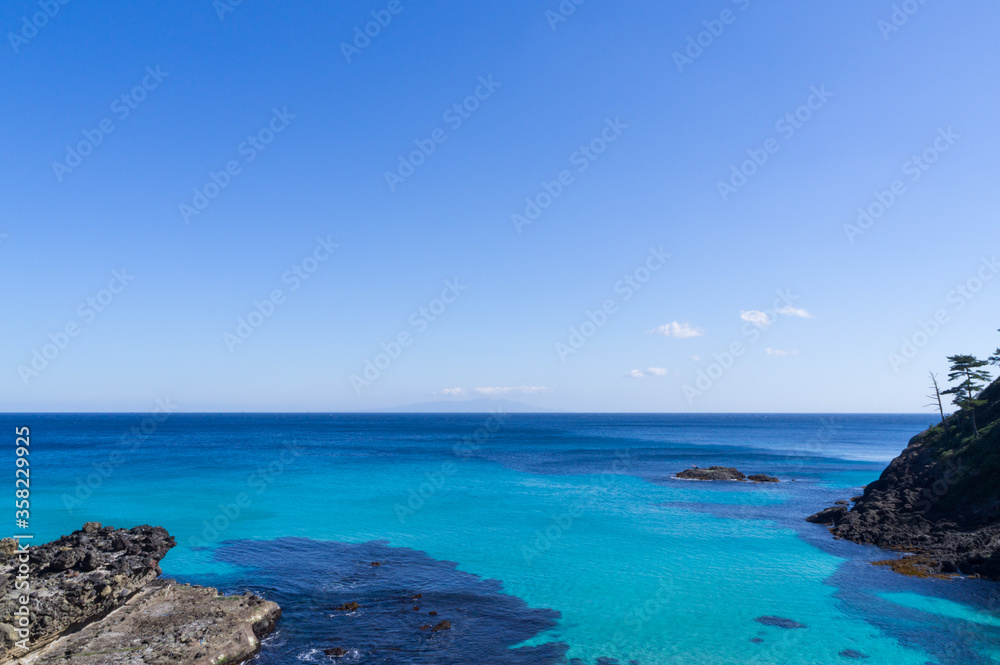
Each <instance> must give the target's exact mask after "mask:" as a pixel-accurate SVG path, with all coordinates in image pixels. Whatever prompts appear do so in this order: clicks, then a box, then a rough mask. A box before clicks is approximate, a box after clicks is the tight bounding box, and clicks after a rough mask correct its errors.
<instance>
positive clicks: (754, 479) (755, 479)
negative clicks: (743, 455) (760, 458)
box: [747, 473, 781, 483]
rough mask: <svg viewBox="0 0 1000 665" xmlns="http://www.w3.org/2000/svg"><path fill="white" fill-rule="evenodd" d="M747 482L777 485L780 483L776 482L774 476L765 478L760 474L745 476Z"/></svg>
mask: <svg viewBox="0 0 1000 665" xmlns="http://www.w3.org/2000/svg"><path fill="white" fill-rule="evenodd" d="M747 480H750V481H752V482H755V483H778V482H781V481H780V480H778V479H777V478H775V477H774V476H765V475H764V474H762V473H757V474H754V475H752V476H747Z"/></svg>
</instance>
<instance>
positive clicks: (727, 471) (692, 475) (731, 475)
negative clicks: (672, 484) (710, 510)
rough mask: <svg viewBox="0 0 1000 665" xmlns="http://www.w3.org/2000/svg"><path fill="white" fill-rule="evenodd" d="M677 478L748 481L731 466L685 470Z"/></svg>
mask: <svg viewBox="0 0 1000 665" xmlns="http://www.w3.org/2000/svg"><path fill="white" fill-rule="evenodd" d="M674 477H675V478H681V479H683V480H746V479H747V477H746V476H744V475H743V474H742V473H740V472H739V471H738V470H736V469H734V468H733V467H730V466H710V467H708V468H707V469H696V468H692V469H684V470H683V471H681V472H680V473H678V474H677V475H676V476H674Z"/></svg>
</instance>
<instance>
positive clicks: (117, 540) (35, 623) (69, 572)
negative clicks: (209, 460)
mask: <svg viewBox="0 0 1000 665" xmlns="http://www.w3.org/2000/svg"><path fill="white" fill-rule="evenodd" d="M173 546H174V539H173V538H171V537H170V535H169V534H168V533H167V532H166V531H165V530H164V529H162V528H160V527H151V526H139V527H135V528H134V529H129V530H125V529H114V528H111V527H102V526H101V525H100V524H97V523H88V524H86V525H84V528H83V529H81V530H80V531H75V532H73V533H72V534H70V535H68V536H63V537H61V538H59V539H58V540H56V541H53V542H51V543H46V544H44V545H41V546H38V547H32V548H30V550H29V553H28V557H27V558H28V559H29V561H28V564H27V565H28V567H29V574H30V578H29V583H30V588H29V590H27V591H25V590H22V589H18V588H16V586H15V585H16V582H17V581H18V580H17V576H18V575H19V574H20V572H21V569H20V566H21V565H22V561H21V558H23V557H22V555H21V554H20V553H17V554H15V555H6V554H5V555H4V556H3V558H2V559H0V592H2V597H0V629H2V633H0V662H3V663H19V664H20V663H23V664H28V663H66V664H72V665H118V664H122V665H124V664H125V663H128V664H129V665H139V664H141V663H199V664H201V663H205V665H209V664H210V663H216V664H217V663H220V662H226V663H238V662H242V661H243V660H246V659H247V658H250V657H252V656H253V655H254V654H255V653H256V652H257V650H258V648H259V644H260V641H259V638H260V636H261V635H263V634H265V633H266V632H267V631H269V630H270V629H271V628H273V626H274V622H275V621H276V620H277V617H278V616H279V615H280V609H279V608H278V606H277V605H276V604H274V603H271V602H267V601H264V600H261V599H260V598H256V597H254V596H251V595H249V594H248V595H245V596H234V597H226V596H220V595H219V594H218V592H216V591H215V590H214V589H209V588H204V587H194V586H189V585H181V584H177V583H175V582H173V581H171V580H158V579H157V577H158V576H159V574H160V572H161V571H160V567H159V562H160V560H161V559H162V558H163V557H164V556H165V555H166V553H167V551H168V550H169V549H170V548H171V547H173ZM7 551H9V548H8V547H0V553H6V552H7ZM25 593H27V596H26V597H25V596H24V594H25ZM25 598H27V600H28V603H27V606H28V608H29V611H30V616H29V620H30V641H29V643H28V647H29V649H30V650H27V651H26V650H25V649H23V648H22V647H23V643H22V645H18V644H17V643H18V641H19V638H20V637H21V636H19V635H18V632H17V630H18V626H19V623H18V620H19V619H20V617H19V616H16V615H15V613H16V612H19V611H21V610H20V608H21V607H22V600H24V599H25ZM14 658H17V660H13V659H14ZM220 658H224V660H220Z"/></svg>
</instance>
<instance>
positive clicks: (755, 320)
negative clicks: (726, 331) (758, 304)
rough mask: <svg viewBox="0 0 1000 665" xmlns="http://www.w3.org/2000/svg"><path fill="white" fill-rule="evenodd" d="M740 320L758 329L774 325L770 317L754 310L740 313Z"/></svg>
mask: <svg viewBox="0 0 1000 665" xmlns="http://www.w3.org/2000/svg"><path fill="white" fill-rule="evenodd" d="M740 318H741V319H743V320H744V321H747V322H749V323H752V324H754V325H755V326H757V327H758V328H766V327H768V326H769V325H771V324H772V323H774V321H772V320H771V317H770V316H768V315H767V314H765V313H764V312H761V311H760V310H756V309H752V310H750V311H749V312H740Z"/></svg>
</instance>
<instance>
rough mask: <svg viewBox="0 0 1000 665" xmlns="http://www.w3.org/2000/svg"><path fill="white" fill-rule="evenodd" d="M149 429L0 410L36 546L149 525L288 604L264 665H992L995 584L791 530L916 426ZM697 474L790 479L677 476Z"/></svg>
mask: <svg viewBox="0 0 1000 665" xmlns="http://www.w3.org/2000/svg"><path fill="white" fill-rule="evenodd" d="M143 418H144V416H142V415H92V416H91V415H88V416H78V415H76V416H65V415H53V416H50V415H30V416H11V415H4V416H2V417H0V420H3V422H4V424H5V425H6V426H8V427H9V428H10V430H11V431H13V427H14V426H15V425H16V426H21V425H24V424H27V425H29V426H31V428H32V448H33V453H32V455H33V457H32V464H33V466H32V481H33V485H32V489H33V496H32V500H33V508H34V509H33V520H34V523H33V532H34V533H35V534H36V538H37V539H39V540H47V539H50V538H53V537H56V536H58V535H60V534H62V533H66V532H68V531H71V530H73V529H74V528H79V526H80V524H82V523H83V522H84V521H91V520H94V521H100V522H102V523H104V524H110V525H114V526H132V525H135V524H141V523H151V524H159V525H162V526H165V527H166V528H167V529H168V530H169V531H170V532H171V533H172V534H173V535H175V536H176V538H177V541H178V546H177V547H176V548H175V549H174V550H172V551H171V553H170V554H169V555H168V556H167V558H166V559H165V560H164V562H163V569H164V572H165V574H166V575H170V576H175V577H178V578H181V579H184V580H188V581H197V582H200V583H209V584H213V585H217V586H220V587H221V588H224V589H226V590H230V591H237V590H243V589H251V590H254V591H255V592H257V593H259V594H262V595H264V596H266V597H268V598H272V599H275V600H277V601H278V602H279V603H280V604H281V605H282V607H283V608H284V618H283V619H282V621H281V623H280V627H279V630H278V632H277V633H276V634H275V635H274V636H273V637H272V638H269V640H268V641H267V644H266V646H265V649H264V652H263V653H262V655H261V656H260V658H259V662H261V663H289V662H316V663H322V662H333V661H332V659H330V658H329V657H327V656H324V655H323V654H322V649H325V648H330V647H335V646H340V647H341V648H344V649H345V650H347V651H348V653H349V656H348V658H349V659H350V661H351V662H370V663H452V662H453V663H462V662H472V660H473V659H475V662H497V663H501V662H503V663H522V662H523V663H545V662H558V661H559V660H560V659H574V658H578V659H581V661H582V662H583V663H587V664H588V665H589V664H590V663H597V662H611V661H608V660H601V659H617V660H618V661H619V662H621V663H627V662H630V661H637V662H639V663H643V664H657V663H678V664H680V663H685V664H690V663H706V664H707V663H712V664H730V663H732V664H736V663H739V664H740V665H745V664H746V663H762V664H763V663H782V664H789V665H796V664H799V663H810V664H816V663H845V662H852V660H854V659H853V658H851V657H850V656H860V655H862V654H863V655H866V656H868V658H867V659H863V661H861V660H859V661H857V662H865V663H887V664H888V663H891V664H893V665H900V664H902V665H905V664H909V663H913V664H915V665H923V664H924V663H927V662H931V663H941V664H942V665H943V664H951V663H954V664H963V665H965V664H977V663H994V662H997V660H996V658H997V653H998V650H1000V613H998V612H997V611H996V610H997V606H998V600H997V598H998V594H997V587H996V585H994V584H991V583H987V582H981V581H976V580H953V581H942V580H917V579H910V578H905V577H902V576H899V575H896V574H895V573H892V572H891V571H889V570H888V569H886V568H884V567H875V566H871V565H870V561H872V560H876V559H879V558H886V555H885V553H882V552H879V551H878V550H874V549H873V548H868V547H862V546H859V545H855V544H852V543H845V542H842V541H834V540H832V539H831V538H830V536H829V534H828V533H827V532H826V530H825V529H824V528H823V527H819V526H816V525H810V524H808V523H806V522H804V521H803V519H802V518H803V517H805V516H806V515H809V514H811V513H812V512H815V511H816V510H819V509H821V508H823V507H825V506H826V505H829V503H830V502H832V501H833V500H836V499H841V498H850V497H851V496H853V495H854V494H857V493H859V487H860V485H862V484H864V483H866V482H870V481H871V480H873V479H875V478H876V477H877V476H878V474H879V473H880V472H881V470H882V468H883V467H884V466H885V463H886V462H888V460H890V459H891V458H892V457H893V456H895V455H896V454H897V453H898V452H899V451H900V450H901V449H902V448H903V447H904V446H905V445H906V442H907V440H908V439H909V438H910V437H911V436H912V435H913V434H915V433H917V432H918V431H919V430H920V429H922V428H923V427H925V426H926V425H927V424H928V420H927V418H926V417H924V416H843V415H837V416H810V415H804V416H776V415H762V416H743V415H740V416H733V415H704V416H673V415H568V414H567V415H562V414H559V415H527V414H517V415H507V416H504V417H503V418H501V419H500V420H499V422H498V420H497V418H495V417H487V416H486V415H474V414H470V415H247V416H243V415H175V416H170V417H169V418H168V419H167V420H166V421H165V422H162V423H159V424H156V426H155V431H154V432H152V433H150V434H149V435H144V436H143V437H141V438H140V439H138V440H136V439H127V440H125V441H122V436H123V434H124V433H126V432H128V431H129V430H130V428H132V427H133V426H135V427H137V428H141V425H142V423H143ZM149 422H150V421H147V430H150V429H152V426H151V425H150V424H149ZM490 430H493V431H490ZM140 431H141V429H140ZM12 440H13V439H12ZM137 441H138V444H137V443H136V442H137ZM113 453H118V454H119V455H113ZM692 464H697V465H699V466H709V465H711V464H721V465H726V466H737V467H739V468H740V469H741V470H742V471H744V472H745V473H767V474H770V475H777V476H779V477H780V478H782V480H783V481H784V482H782V483H780V484H778V485H770V484H768V485H752V484H747V483H698V482H691V481H688V482H685V481H677V480H673V479H671V478H670V476H671V475H672V474H673V473H676V472H677V471H680V470H682V469H684V468H686V467H689V466H691V465H692ZM373 560H377V561H380V562H381V563H382V564H383V565H382V566H371V561H373ZM416 594H422V595H423V598H422V599H420V600H421V602H420V603H418V604H414V605H412V606H409V610H407V609H406V603H405V602H404V601H405V599H406V598H407V597H410V598H412V596H413V595H416ZM352 600H354V601H356V602H358V603H359V604H361V605H362V608H361V609H359V611H358V612H355V613H345V612H338V611H335V609H334V608H336V607H337V606H339V605H340V604H342V603H344V602H350V601H352ZM416 606H419V607H420V608H421V609H420V610H419V611H413V610H412V607H416ZM404 610H405V611H404ZM430 611H437V612H438V614H437V615H429V614H426V615H425V614H424V612H430ZM766 616H773V617H780V618H782V619H788V620H790V621H792V622H796V623H798V624H802V625H804V626H805V627H803V628H783V627H781V626H780V625H767V624H765V623H760V622H758V621H756V619H757V618H759V617H766ZM438 618H441V619H448V620H449V621H451V622H452V629H451V630H450V631H439V632H435V633H431V632H430V631H421V630H419V626H420V625H427V624H431V625H432V624H434V623H436V621H432V620H431V619H438ZM778 623H780V622H778ZM788 625H792V624H788ZM513 647H519V648H516V649H515V648H513ZM841 654H844V655H841Z"/></svg>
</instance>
